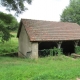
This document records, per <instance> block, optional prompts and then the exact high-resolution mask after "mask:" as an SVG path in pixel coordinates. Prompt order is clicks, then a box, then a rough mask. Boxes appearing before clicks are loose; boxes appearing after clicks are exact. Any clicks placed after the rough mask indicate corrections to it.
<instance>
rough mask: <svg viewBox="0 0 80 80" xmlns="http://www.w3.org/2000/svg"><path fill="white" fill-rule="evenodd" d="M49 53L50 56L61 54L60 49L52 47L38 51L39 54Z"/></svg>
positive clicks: (46, 54)
mask: <svg viewBox="0 0 80 80" xmlns="http://www.w3.org/2000/svg"><path fill="white" fill-rule="evenodd" d="M49 54H50V56H54V55H60V54H62V49H58V48H56V47H54V48H53V49H43V50H40V51H39V55H40V56H48V55H49Z"/></svg>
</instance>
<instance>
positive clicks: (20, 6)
mask: <svg viewBox="0 0 80 80" xmlns="http://www.w3.org/2000/svg"><path fill="white" fill-rule="evenodd" d="M25 2H27V3H28V4H31V2H32V0H0V5H2V6H4V7H6V9H7V10H8V11H15V14H16V16H18V15H19V14H21V13H22V12H23V11H25V10H26V9H27V8H26V7H25V6H24V3H25ZM17 27H18V22H17V20H16V18H15V17H13V16H12V15H11V14H6V13H3V12H0V37H1V38H0V39H1V40H2V41H5V40H6V41H8V40H9V38H10V33H9V32H10V31H11V30H15V29H16V28H17Z"/></svg>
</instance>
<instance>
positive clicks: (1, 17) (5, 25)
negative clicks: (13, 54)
mask: <svg viewBox="0 0 80 80" xmlns="http://www.w3.org/2000/svg"><path fill="white" fill-rule="evenodd" d="M17 28H18V22H17V20H16V18H15V17H13V16H12V15H11V14H6V13H3V12H0V35H1V37H2V38H1V40H2V41H8V40H9V38H10V33H9V32H10V31H14V30H16V29H17Z"/></svg>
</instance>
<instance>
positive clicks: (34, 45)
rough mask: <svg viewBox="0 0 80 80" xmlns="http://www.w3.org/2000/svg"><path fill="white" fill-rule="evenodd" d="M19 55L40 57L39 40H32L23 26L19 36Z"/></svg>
mask: <svg viewBox="0 0 80 80" xmlns="http://www.w3.org/2000/svg"><path fill="white" fill-rule="evenodd" d="M18 41H19V52H18V56H19V57H27V58H36V59H37V58H38V42H30V39H29V36H28V34H27V32H26V30H25V28H24V26H22V29H21V32H20V35H19V38H18Z"/></svg>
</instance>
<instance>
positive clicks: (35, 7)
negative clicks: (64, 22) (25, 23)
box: [0, 0, 69, 21]
mask: <svg viewBox="0 0 80 80" xmlns="http://www.w3.org/2000/svg"><path fill="white" fill-rule="evenodd" d="M68 4H69V0H33V2H32V5H27V6H28V10H27V11H25V12H24V13H23V14H21V15H20V16H19V17H18V18H17V20H18V21H20V19H21V18H25V19H38V20H50V21H59V20H60V15H61V14H62V12H63V10H64V9H65V8H66V6H68ZM0 11H3V12H5V10H4V8H0Z"/></svg>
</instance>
